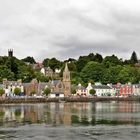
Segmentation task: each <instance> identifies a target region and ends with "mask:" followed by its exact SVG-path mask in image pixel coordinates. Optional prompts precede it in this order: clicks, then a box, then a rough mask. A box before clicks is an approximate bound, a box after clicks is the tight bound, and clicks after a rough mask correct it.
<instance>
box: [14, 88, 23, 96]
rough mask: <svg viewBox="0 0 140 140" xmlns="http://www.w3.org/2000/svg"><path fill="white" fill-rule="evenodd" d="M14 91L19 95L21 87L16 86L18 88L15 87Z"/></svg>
mask: <svg viewBox="0 0 140 140" xmlns="http://www.w3.org/2000/svg"><path fill="white" fill-rule="evenodd" d="M14 93H15V94H16V95H19V94H20V93H21V89H20V88H18V87H16V88H15V89H14Z"/></svg>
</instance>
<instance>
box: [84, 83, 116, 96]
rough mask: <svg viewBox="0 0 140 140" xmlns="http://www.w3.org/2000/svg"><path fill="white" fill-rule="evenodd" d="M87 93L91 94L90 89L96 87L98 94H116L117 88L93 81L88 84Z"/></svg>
mask: <svg viewBox="0 0 140 140" xmlns="http://www.w3.org/2000/svg"><path fill="white" fill-rule="evenodd" d="M86 89H87V94H88V95H90V90H91V89H94V90H95V91H96V94H95V95H97V96H114V95H115V89H114V88H112V87H110V86H108V85H102V84H101V83H95V85H92V84H91V83H89V84H88V86H87V88H86Z"/></svg>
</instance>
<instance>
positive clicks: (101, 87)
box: [92, 85, 112, 89]
mask: <svg viewBox="0 0 140 140" xmlns="http://www.w3.org/2000/svg"><path fill="white" fill-rule="evenodd" d="M92 88H94V89H112V88H111V87H109V86H107V85H98V86H96V85H92Z"/></svg>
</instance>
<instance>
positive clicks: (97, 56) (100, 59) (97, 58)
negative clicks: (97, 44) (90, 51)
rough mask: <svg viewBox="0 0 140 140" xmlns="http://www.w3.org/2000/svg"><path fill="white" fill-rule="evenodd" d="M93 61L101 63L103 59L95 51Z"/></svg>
mask: <svg viewBox="0 0 140 140" xmlns="http://www.w3.org/2000/svg"><path fill="white" fill-rule="evenodd" d="M94 61H95V62H99V63H101V62H102V61H103V57H102V55H100V54H98V53H96V54H95V56H94Z"/></svg>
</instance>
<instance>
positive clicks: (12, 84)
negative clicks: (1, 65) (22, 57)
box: [3, 79, 24, 96]
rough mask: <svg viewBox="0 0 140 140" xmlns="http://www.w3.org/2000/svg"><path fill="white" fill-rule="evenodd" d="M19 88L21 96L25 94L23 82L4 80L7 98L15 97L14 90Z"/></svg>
mask: <svg viewBox="0 0 140 140" xmlns="http://www.w3.org/2000/svg"><path fill="white" fill-rule="evenodd" d="M17 87H18V88H20V89H21V93H20V94H21V95H22V94H24V86H23V84H22V81H21V80H17V81H8V80H7V79H3V88H4V89H5V93H6V96H14V90H15V88H17Z"/></svg>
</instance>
